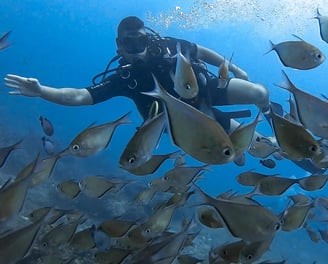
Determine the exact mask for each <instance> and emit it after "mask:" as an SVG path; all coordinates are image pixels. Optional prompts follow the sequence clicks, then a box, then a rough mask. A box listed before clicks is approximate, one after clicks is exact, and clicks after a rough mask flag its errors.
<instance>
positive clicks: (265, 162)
mask: <svg viewBox="0 0 328 264" xmlns="http://www.w3.org/2000/svg"><path fill="white" fill-rule="evenodd" d="M260 163H261V164H262V165H263V166H265V167H267V168H269V169H273V168H274V167H276V162H275V161H274V160H273V159H264V160H260Z"/></svg>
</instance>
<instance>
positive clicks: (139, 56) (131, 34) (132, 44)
mask: <svg viewBox="0 0 328 264" xmlns="http://www.w3.org/2000/svg"><path fill="white" fill-rule="evenodd" d="M147 42H148V41H147V33H146V30H145V25H144V23H143V22H142V21H141V20H140V19H139V18H137V17H135V16H129V17H126V18H124V19H123V20H122V21H121V22H120V24H119V26H118V29H117V38H116V44H117V47H118V53H119V54H120V55H122V56H123V57H124V58H125V59H126V60H127V61H128V62H130V63H132V62H134V61H137V60H145V58H146V55H147V46H148V45H147Z"/></svg>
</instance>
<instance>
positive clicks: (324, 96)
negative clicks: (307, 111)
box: [320, 94, 328, 101]
mask: <svg viewBox="0 0 328 264" xmlns="http://www.w3.org/2000/svg"><path fill="white" fill-rule="evenodd" d="M320 95H321V96H322V97H323V98H324V99H326V100H327V101H328V96H327V95H324V94H320Z"/></svg>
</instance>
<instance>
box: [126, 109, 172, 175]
mask: <svg viewBox="0 0 328 264" xmlns="http://www.w3.org/2000/svg"><path fill="white" fill-rule="evenodd" d="M165 120H166V117H165V114H164V112H162V113H160V114H158V115H156V116H154V117H153V118H151V119H150V120H147V121H146V122H145V124H143V125H142V126H141V127H140V128H139V129H138V130H137V132H136V133H135V134H134V135H133V136H132V138H131V139H130V141H129V142H128V144H127V145H126V147H125V149H124V151H123V153H122V155H121V157H120V167H121V168H124V169H126V170H128V171H130V170H133V169H136V168H138V167H139V166H141V165H142V164H144V163H145V162H147V161H148V160H149V159H150V158H151V157H152V153H153V151H154V150H155V149H156V147H157V146H158V143H159V140H160V137H161V135H162V133H163V131H164V128H165Z"/></svg>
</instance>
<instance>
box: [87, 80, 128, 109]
mask: <svg viewBox="0 0 328 264" xmlns="http://www.w3.org/2000/svg"><path fill="white" fill-rule="evenodd" d="M123 87H124V79H122V78H121V76H120V75H119V74H113V75H111V76H109V77H108V78H106V79H105V80H104V81H102V82H101V83H99V84H97V85H93V86H89V87H86V89H87V90H88V92H89V93H90V95H91V97H92V101H93V103H94V104H97V103H100V102H103V101H106V100H108V99H110V98H113V97H116V96H126V95H125V94H124V91H125V90H126V89H123Z"/></svg>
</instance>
